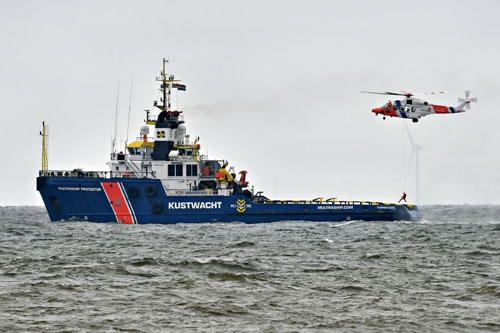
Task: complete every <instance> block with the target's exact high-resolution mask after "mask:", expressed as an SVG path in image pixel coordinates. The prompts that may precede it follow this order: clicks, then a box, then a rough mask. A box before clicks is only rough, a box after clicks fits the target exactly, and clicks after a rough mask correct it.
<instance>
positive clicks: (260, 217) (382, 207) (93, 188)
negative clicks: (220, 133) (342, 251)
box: [37, 59, 420, 224]
mask: <svg viewBox="0 0 500 333" xmlns="http://www.w3.org/2000/svg"><path fill="white" fill-rule="evenodd" d="M167 62H168V61H167V60H165V59H164V60H163V70H162V72H161V75H160V76H159V77H157V81H159V82H160V90H161V94H162V98H161V99H160V101H159V102H155V103H154V107H155V108H156V109H157V110H156V111H157V112H150V111H148V110H146V120H145V122H146V124H145V125H143V126H142V127H141V128H140V136H139V137H138V138H137V139H136V141H134V142H132V143H130V144H128V145H127V146H126V149H125V150H124V151H121V152H116V151H113V152H112V153H111V158H110V160H109V161H108V162H107V165H108V167H109V170H107V171H85V170H81V169H74V170H49V169H48V165H47V155H46V143H45V138H46V136H47V135H46V133H45V124H44V128H43V132H42V133H40V134H42V136H43V144H42V146H43V148H42V170H40V172H39V176H38V178H37V190H38V191H39V192H40V194H41V196H42V199H43V202H44V203H45V207H46V208H47V212H48V214H49V216H50V219H51V220H52V221H61V220H63V221H73V220H74V221H91V222H115V223H116V222H117V223H127V224H128V223H130V224H132V223H139V224H144V223H164V224H167V223H192V222H244V223H263V222H275V221H282V220H287V221H292V220H293V221H325V222H334V221H349V220H366V221H393V220H418V219H419V218H420V214H419V212H418V209H417V207H416V206H414V205H409V204H388V203H381V202H367V201H341V200H337V199H336V198H328V199H324V198H316V199H314V200H270V199H268V198H267V197H265V196H264V195H263V194H262V192H256V191H255V190H254V188H253V186H252V187H250V186H249V182H248V180H247V171H245V170H242V171H239V172H238V174H236V172H235V170H234V168H233V167H229V166H228V163H227V161H225V160H218V159H210V158H208V156H205V155H202V154H201V153H200V144H199V142H198V139H195V140H192V139H191V137H190V136H189V135H188V134H187V133H186V127H185V125H184V117H183V114H182V113H183V111H178V110H172V109H171V96H172V90H173V89H178V90H185V89H186V86H185V85H183V84H181V83H180V81H179V80H176V79H175V78H174V76H173V75H169V74H167V73H166V69H165V65H166V63H167ZM154 114H157V115H156V116H155V115H154ZM150 127H152V128H153V130H152V131H150ZM150 134H152V136H150Z"/></svg>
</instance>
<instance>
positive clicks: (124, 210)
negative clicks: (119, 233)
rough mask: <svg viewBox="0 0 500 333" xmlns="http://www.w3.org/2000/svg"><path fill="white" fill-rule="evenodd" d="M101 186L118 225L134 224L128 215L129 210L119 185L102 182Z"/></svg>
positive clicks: (130, 215) (129, 214)
mask: <svg viewBox="0 0 500 333" xmlns="http://www.w3.org/2000/svg"><path fill="white" fill-rule="evenodd" d="M101 184H102V187H103V188H104V192H106V195H107V196H108V200H109V203H110V204H111V208H113V212H114V213H115V216H116V221H117V222H118V223H125V224H132V223H134V219H133V218H132V214H131V213H130V209H129V207H128V205H127V201H126V200H125V197H124V196H123V193H122V190H121V189H120V185H119V184H118V183H117V182H102V183H101Z"/></svg>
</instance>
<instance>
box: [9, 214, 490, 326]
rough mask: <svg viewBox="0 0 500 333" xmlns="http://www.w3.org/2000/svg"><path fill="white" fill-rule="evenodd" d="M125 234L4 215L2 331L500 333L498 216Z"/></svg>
mask: <svg viewBox="0 0 500 333" xmlns="http://www.w3.org/2000/svg"><path fill="white" fill-rule="evenodd" d="M420 211H421V212H422V214H423V220H422V221H420V222H362V221H349V222H343V223H327V222H326V223H325V222H322V223H321V222H320V223H317V222H314V223H313V222H291V221H282V222H275V223H269V224H251V225H247V224H242V223H210V224H176V225H120V224H99V223H89V222H50V220H49V217H48V215H47V213H46V211H45V208H43V207H34V206H22V207H21V206H16V207H0V223H1V224H0V226H1V229H0V332H500V206H475V205H458V206H446V205H445V206H423V207H421V208H420Z"/></svg>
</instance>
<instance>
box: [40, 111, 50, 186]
mask: <svg viewBox="0 0 500 333" xmlns="http://www.w3.org/2000/svg"><path fill="white" fill-rule="evenodd" d="M40 135H41V136H42V175H43V176H47V175H48V171H49V158H48V155H49V126H46V125H45V122H44V121H43V122H42V131H41V132H40Z"/></svg>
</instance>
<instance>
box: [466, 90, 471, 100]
mask: <svg viewBox="0 0 500 333" xmlns="http://www.w3.org/2000/svg"><path fill="white" fill-rule="evenodd" d="M469 95H470V90H466V91H465V99H469Z"/></svg>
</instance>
